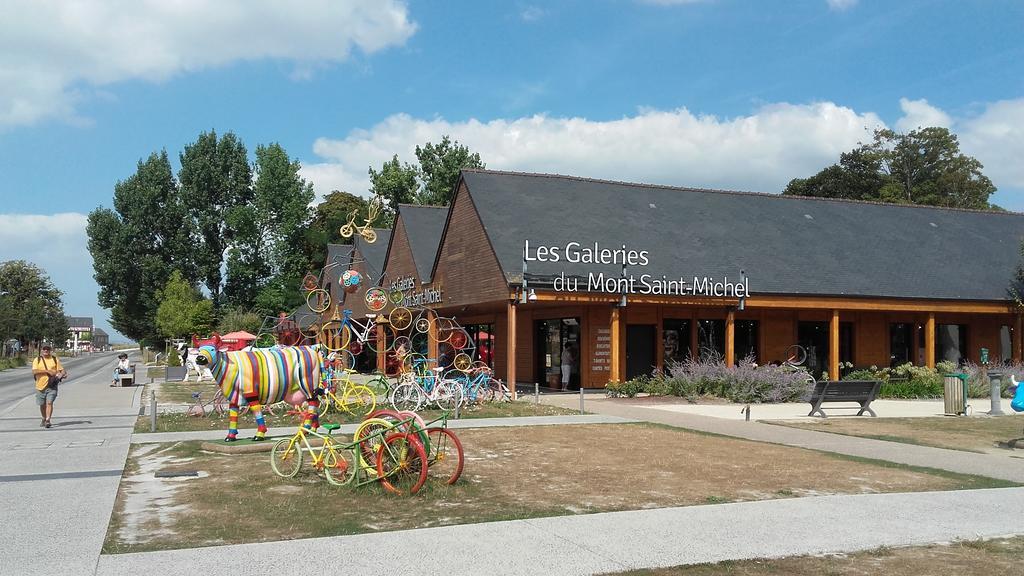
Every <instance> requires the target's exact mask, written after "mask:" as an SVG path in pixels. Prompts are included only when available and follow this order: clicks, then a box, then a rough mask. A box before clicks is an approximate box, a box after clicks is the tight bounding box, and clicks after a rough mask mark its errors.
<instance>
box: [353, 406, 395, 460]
mask: <svg viewBox="0 0 1024 576" xmlns="http://www.w3.org/2000/svg"><path fill="white" fill-rule="evenodd" d="M394 427H395V426H394V424H392V423H391V422H389V421H387V420H385V419H383V418H367V419H366V420H363V421H362V422H361V423H360V424H359V426H358V427H357V428H356V431H355V433H353V434H352V442H358V443H359V447H358V449H357V450H356V452H357V454H358V456H359V467H360V468H362V469H363V470H366V471H368V472H371V473H374V474H375V473H376V470H377V452H378V451H379V448H380V446H381V444H383V443H384V436H385V435H386V434H388V432H389V431H390V430H392V429H394Z"/></svg>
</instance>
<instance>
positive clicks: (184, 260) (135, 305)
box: [86, 152, 197, 342]
mask: <svg viewBox="0 0 1024 576" xmlns="http://www.w3.org/2000/svg"><path fill="white" fill-rule="evenodd" d="M189 229H190V227H189V224H188V218H187V215H186V210H185V206H184V204H183V203H182V199H181V197H180V195H179V190H178V186H177V183H176V182H175V180H174V174H173V171H172V170H171V164H170V161H169V160H168V158H167V152H159V153H157V152H154V153H153V154H151V155H150V156H149V158H147V159H146V160H145V161H142V160H140V161H139V163H138V166H137V168H136V171H135V174H133V175H132V176H131V177H129V178H128V179H126V180H123V181H120V182H118V183H117V184H115V185H114V208H113V210H111V209H109V208H97V209H95V210H93V211H92V212H90V213H89V219H88V226H87V227H86V234H87V235H88V238H89V240H88V248H89V253H90V254H92V259H93V269H94V271H95V274H94V275H93V277H94V278H95V279H96V283H97V284H99V287H100V291H99V303H100V305H101V306H103V307H104V308H107V309H109V310H110V323H111V325H112V326H113V327H114V328H115V329H117V330H118V331H119V332H121V333H122V334H124V335H125V336H128V337H129V338H131V339H133V340H138V341H140V342H143V341H145V340H147V339H158V338H160V333H159V331H158V330H157V327H156V320H155V319H156V309H157V304H158V302H157V300H156V293H157V291H158V290H160V289H161V288H162V287H163V286H164V285H165V284H166V283H167V280H168V278H170V275H171V271H172V270H174V269H179V270H182V271H184V273H185V276H186V277H194V276H195V275H196V273H197V271H196V267H195V264H194V261H193V259H192V254H193V252H192V246H191V239H190V236H189Z"/></svg>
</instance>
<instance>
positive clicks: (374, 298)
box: [363, 286, 388, 312]
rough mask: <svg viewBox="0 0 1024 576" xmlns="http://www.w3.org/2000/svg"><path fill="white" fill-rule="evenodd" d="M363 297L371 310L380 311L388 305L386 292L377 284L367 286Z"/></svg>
mask: <svg viewBox="0 0 1024 576" xmlns="http://www.w3.org/2000/svg"><path fill="white" fill-rule="evenodd" d="M363 299H364V300H365V301H366V307H367V308H369V310H370V311H371V312H380V311H381V310H383V309H384V308H385V307H386V306H387V305H388V293H387V292H385V291H384V289H383V288H380V287H377V286H374V287H373V288H368V289H367V290H366V295H365V296H363Z"/></svg>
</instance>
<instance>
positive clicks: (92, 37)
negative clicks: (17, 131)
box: [0, 0, 416, 127]
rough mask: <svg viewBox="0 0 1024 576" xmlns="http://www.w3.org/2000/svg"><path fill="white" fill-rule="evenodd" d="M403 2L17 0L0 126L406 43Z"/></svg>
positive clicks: (0, 74)
mask: <svg viewBox="0 0 1024 576" xmlns="http://www.w3.org/2000/svg"><path fill="white" fill-rule="evenodd" d="M415 30H416V25H415V24H414V23H412V22H411V21H410V20H409V16H408V11H407V8H406V6H405V4H404V2H402V1H401V0H375V1H374V2H364V1H361V0H333V1H329V2H325V1H322V0H306V1H304V2H277V1H274V0H218V1H217V2H204V1H200V0H176V1H167V0H136V1H132V2H104V1H100V0H92V1H82V2H63V1H60V0H9V1H8V2H5V3H4V5H3V7H0V127H3V126H5V125H20V124H30V123H33V122H35V121H37V120H40V119H42V118H47V117H61V118H64V119H66V120H75V105H76V103H77V102H78V101H79V100H81V99H82V98H83V97H88V96H91V94H92V93H93V91H95V90H97V88H98V87H102V86H105V85H108V84H112V83H115V82H120V81H124V80H129V79H142V80H147V81H153V82H159V81H163V80H166V79H168V78H170V77H173V76H175V75H178V74H182V73H186V72H190V71H194V70H199V69H203V68H210V67H216V66H225V65H228V64H231V63H233V62H237V61H242V60H258V59H278V60H282V61H286V62H289V63H292V64H293V65H294V66H295V67H296V72H295V74H294V76H298V77H303V76H305V75H307V74H308V73H309V71H310V70H313V69H314V67H315V66H316V65H320V64H329V63H333V62H340V61H344V60H345V59H347V58H348V57H349V55H350V54H351V52H352V51H353V50H359V51H361V52H363V53H367V54H369V53H373V52H377V51H379V50H382V49H385V48H387V47H390V46H396V45H401V44H403V43H404V42H405V41H406V40H407V39H408V38H409V37H410V36H411V35H412V34H413V33H414V32H415Z"/></svg>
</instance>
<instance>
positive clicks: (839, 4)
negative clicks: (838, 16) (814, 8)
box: [826, 0, 859, 12]
mask: <svg viewBox="0 0 1024 576" xmlns="http://www.w3.org/2000/svg"><path fill="white" fill-rule="evenodd" d="M858 1H859V0H826V2H828V7H829V9H831V10H835V11H836V12H842V11H844V10H849V9H850V8H853V7H854V6H856V5H857V2H858Z"/></svg>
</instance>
